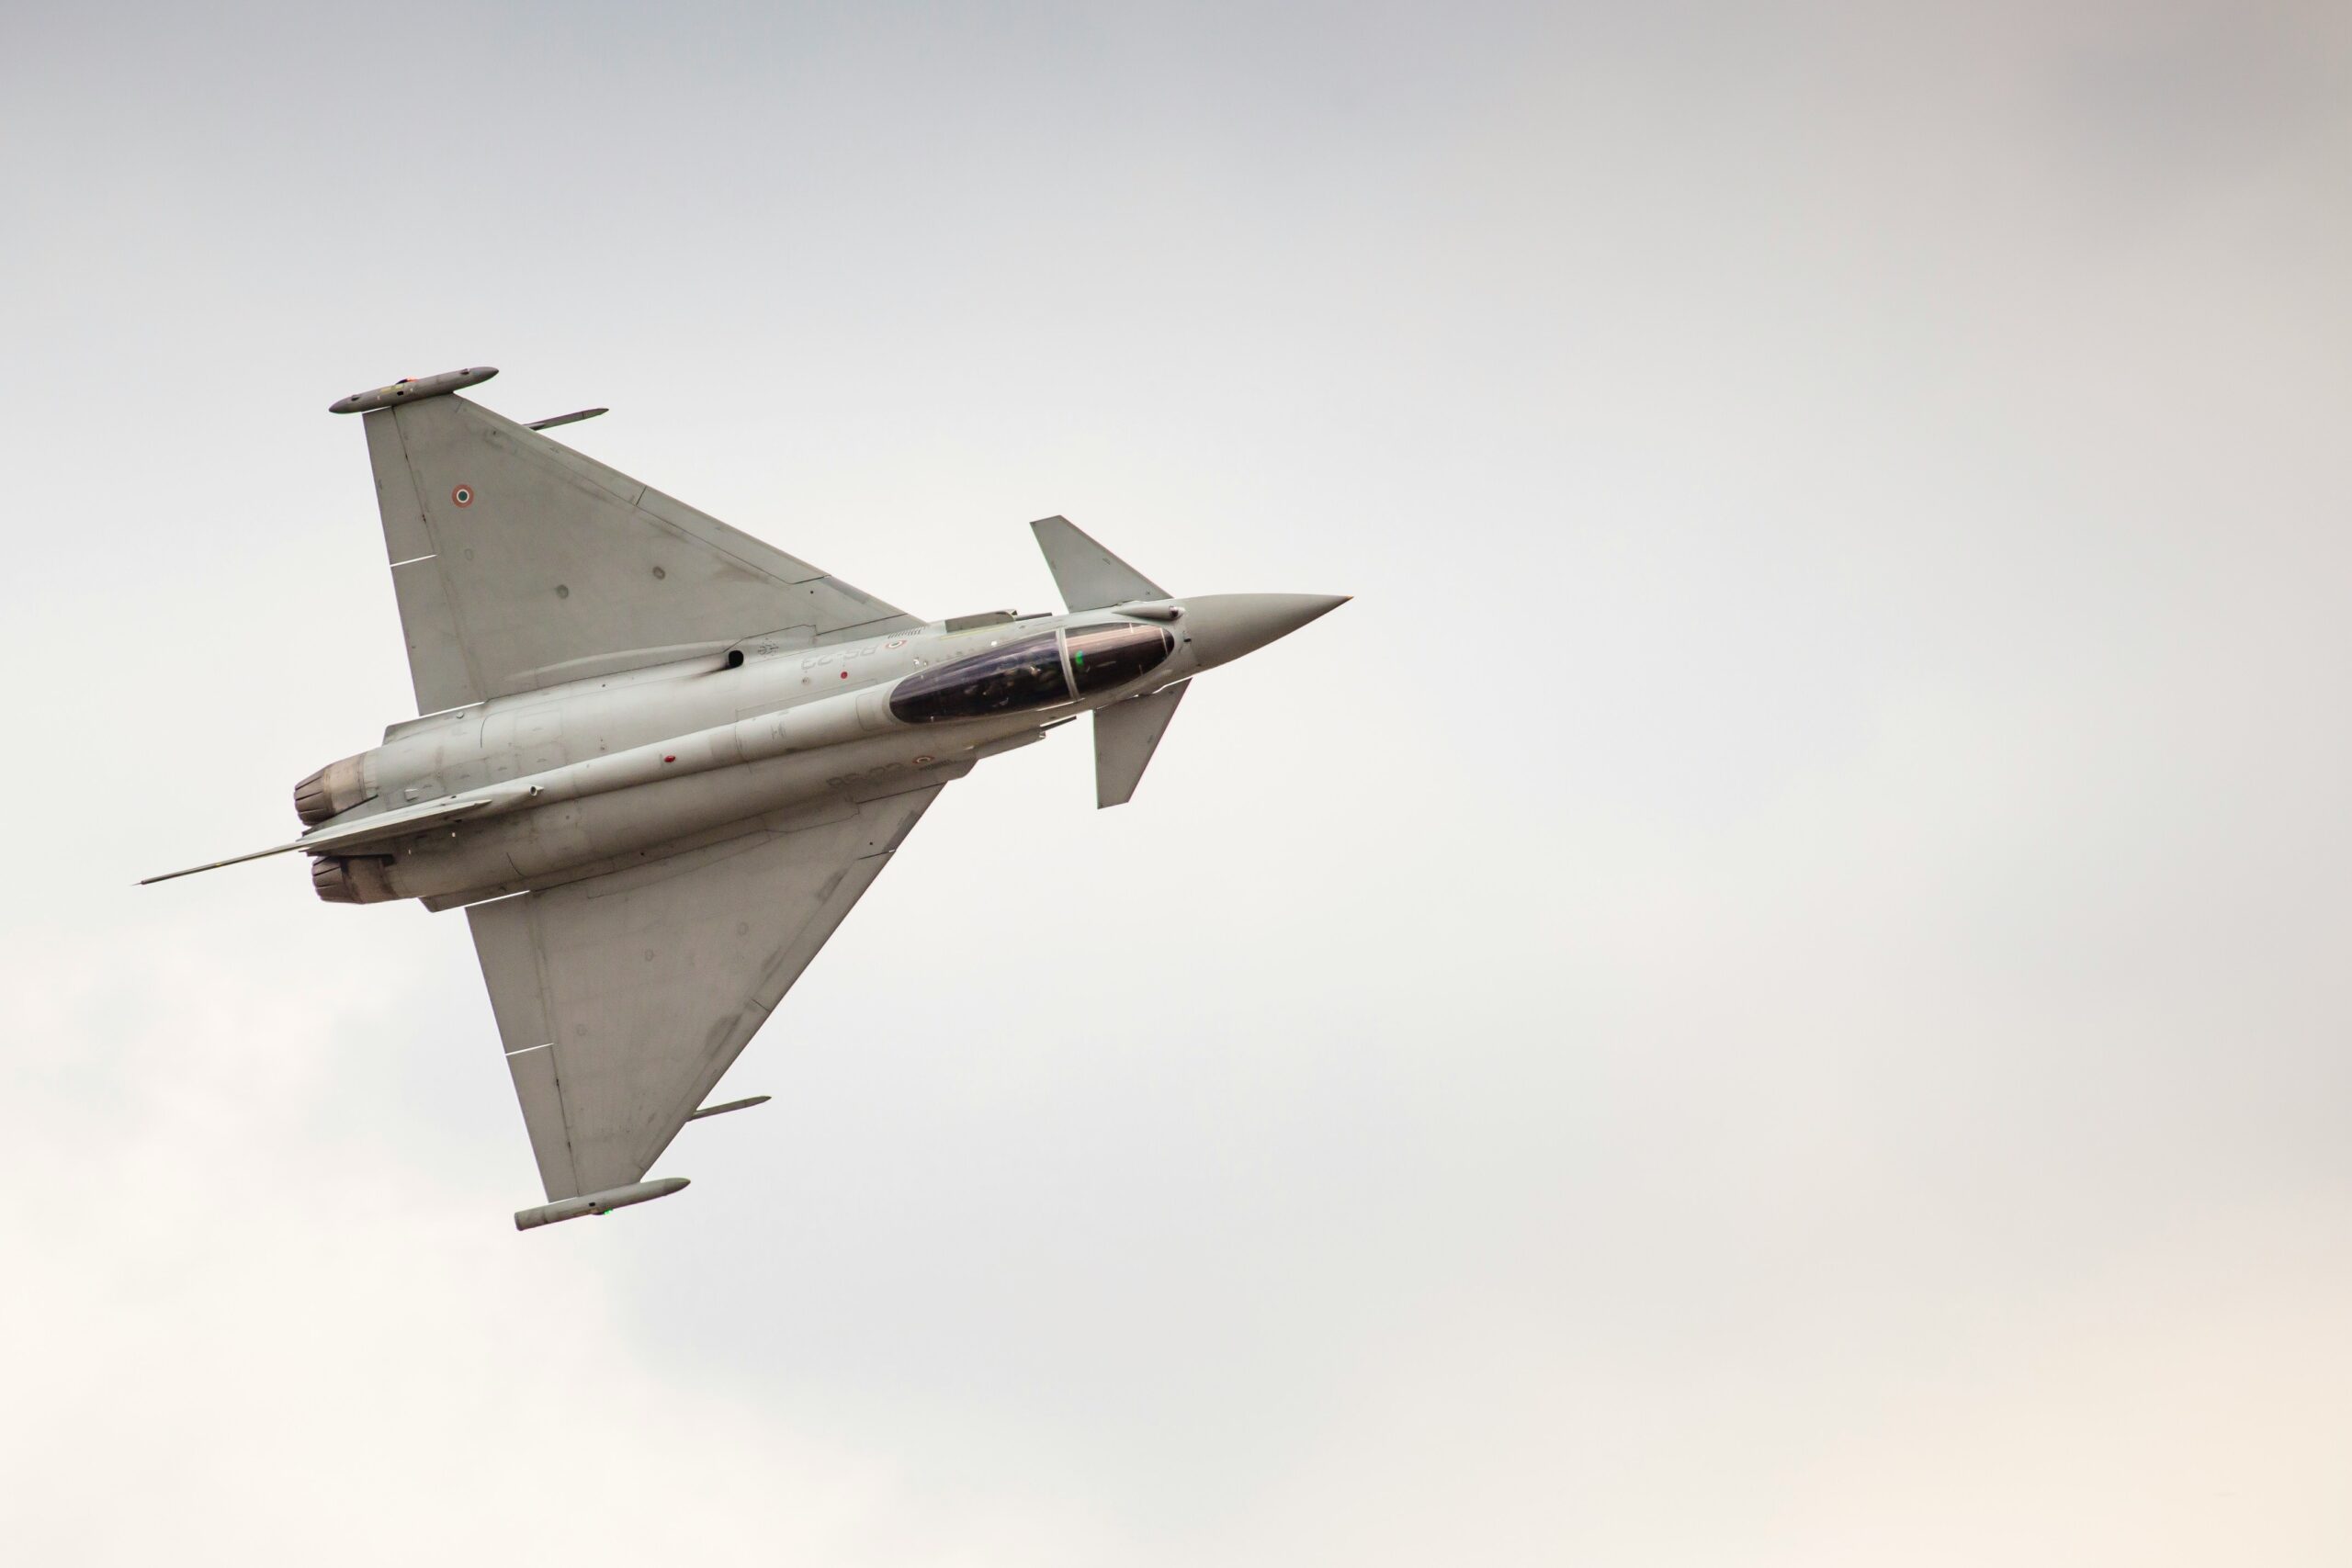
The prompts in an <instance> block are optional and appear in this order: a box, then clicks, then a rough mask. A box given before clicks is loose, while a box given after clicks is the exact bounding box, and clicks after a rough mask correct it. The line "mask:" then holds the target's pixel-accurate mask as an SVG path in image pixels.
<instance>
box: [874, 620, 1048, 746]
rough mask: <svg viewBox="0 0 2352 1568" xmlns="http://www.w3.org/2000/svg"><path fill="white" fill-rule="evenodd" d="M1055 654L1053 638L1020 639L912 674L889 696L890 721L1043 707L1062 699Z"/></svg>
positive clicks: (932, 719)
mask: <svg viewBox="0 0 2352 1568" xmlns="http://www.w3.org/2000/svg"><path fill="white" fill-rule="evenodd" d="M1068 698H1069V682H1067V681H1065V680H1063V679H1062V656H1061V649H1059V648H1057V646H1056V645H1055V640H1054V634H1053V633H1051V632H1045V633H1042V634H1040V635H1039V636H1036V637H1023V638H1022V639H1021V640H1020V641H1019V642H1012V643H1007V644H1005V646H1003V647H1002V648H991V649H989V650H988V651H987V652H986V653H976V654H974V655H972V656H971V657H970V658H969V659H959V660H956V662H955V663H953V664H942V665H938V666H936V667H934V668H933V669H930V670H918V671H915V672H914V673H913V674H911V675H910V676H908V677H907V678H906V679H905V680H903V681H901V682H899V684H898V686H897V688H896V689H895V690H893V691H892V692H891V694H890V713H891V716H893V717H895V718H897V719H899V721H900V722H902V723H906V724H937V723H939V722H940V721H942V720H943V719H950V718H985V717H987V716H989V714H996V713H1012V712H1013V711H1014V710H1016V709H1019V708H1034V707H1043V706H1044V705H1046V704H1047V703H1058V702H1063V701H1066V700H1068Z"/></svg>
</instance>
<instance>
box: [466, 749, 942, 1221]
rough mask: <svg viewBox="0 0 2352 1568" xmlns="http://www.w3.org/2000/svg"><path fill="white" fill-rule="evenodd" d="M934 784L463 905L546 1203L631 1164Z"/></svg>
mask: <svg viewBox="0 0 2352 1568" xmlns="http://www.w3.org/2000/svg"><path fill="white" fill-rule="evenodd" d="M942 787H944V786H943V785H942V784H922V785H919V786H918V787H916V788H913V789H908V790H904V791H902V792H901V793H899V794H896V795H885V796H882V797H880V798H878V799H869V800H865V801H862V802H858V803H856V805H855V806H854V809H852V810H849V811H846V812H844V813H843V815H842V816H841V817H839V818H835V819H834V820H832V821H829V822H823V823H820V824H817V825H815V826H812V827H808V828H803V829H798V830H797V831H792V832H774V831H768V830H759V831H754V832H752V833H748V834H745V835H743V836H742V837H740V838H736V839H731V840H726V841H724V842H721V843H715V844H709V845H707V846H705V847H703V848H700V849H696V850H692V851H688V852H684V853H682V854H677V855H672V856H668V857H665V858H663V859H660V860H654V861H649V862H647V863H644V864H642V865H639V866H634V867H631V868H629V869H628V870H625V871H616V872H610V873H607V874H604V875H602V876H595V877H591V878H589V879H587V880H585V881H582V882H573V883H569V884H566V885H565V886H560V887H552V888H548V889H545V890H542V891H540V892H537V893H524V894H519V895H517V896H515V897H511V898H502V899H499V900H498V901H497V902H495V903H490V904H476V905H473V906H471V907H469V908H468V909H467V910H466V917H467V919H469V921H470V922H471V924H472V926H473V936H474V949H475V953H476V954H477V956H479V957H480V958H481V972H482V979H483V980H484V981H485V982H486V983H487V984H488V986H489V987H490V1006H491V1011H492V1013H494V1014H496V1015H497V1019H498V1033H499V1038H500V1040H501V1042H502V1043H503V1046H504V1048H505V1052H506V1066H507V1070H508V1071H509V1072H510V1073H511V1074H512V1075H513V1076H514V1079H515V1098H516V1099H518V1100H521V1101H522V1106H523V1124H524V1127H525V1129H526V1131H527V1132H528V1133H529V1134H530V1138H531V1152H532V1153H533V1154H534V1155H535V1156H537V1159H538V1165H539V1177H540V1180H541V1181H542V1182H543V1184H544V1185H545V1186H546V1188H547V1194H548V1201H550V1202H554V1201H560V1200H562V1199H565V1198H571V1197H577V1196H578V1195H580V1194H581V1193H583V1192H601V1191H604V1190H607V1189H610V1188H615V1187H624V1186H627V1185H628V1184H629V1183H630V1182H633V1181H636V1180H637V1179H639V1178H640V1177H642V1176H643V1175H644V1174H645V1172H646V1170H647V1168H649V1167H650V1166H651V1165H652V1164H653V1162H654V1160H655V1159H657V1158H659V1157H660V1156H661V1154H662V1150H663V1149H665V1148H667V1147H668V1146H669V1144H670V1140H671V1139H672V1138H673V1137H675V1136H676V1135H677V1132H678V1129H679V1128H681V1127H683V1126H684V1125H685V1124H686V1119H687V1118H688V1117H690V1116H692V1115H693V1114H694V1112H695V1110H696V1109H698V1108H699V1107H700V1106H702V1105H703V1104H704V1102H705V1101H707V1100H708V1099H709V1097H710V1091H711V1089H713V1087H715V1086H716V1085H717V1084H718V1080H719V1078H720V1077H721V1076H722V1075H723V1074H725V1072H726V1071H727V1069H728V1068H729V1066H732V1065H733V1063H734V1061H735V1058H736V1056H737V1055H739V1054H741V1051H742V1049H743V1047H744V1046H745V1045H746V1044H748V1043H750V1041H751V1038H752V1035H753V1034H754V1033H756V1032H758V1030H759V1027H760V1025H762V1024H763V1023H765V1022H766V1021H767V1019H768V1015H769V1014H770V1013H771V1012H773V1011H775V1008H776V1005H777V1004H778V1003H779V1002H781V1001H782V1000H783V999H784V994H785V992H786V991H787V990H790V989H791V988H792V983H793V982H794V981H795V980H797V979H798V978H799V977H800V972H801V971H802V970H803V969H805V968H807V967H808V966H809V960H810V959H812V958H814V957H816V955H817V950H818V949H819V948H820V947H822V946H824V945H825V941H826V939H827V938H828V937H830V936H831V935H832V934H833V928H834V927H836V926H838V925H840V924H841V921H842V916H844V915H846V914H848V913H849V911H850V907H851V906H852V905H854V904H855V903H856V902H857V900H858V897H859V895H861V894H863V893H864V892H865V889H866V887H867V886H869V885H870V884H871V883H872V882H873V881H874V879H875V877H876V876H877V875H879V874H881V871H882V868H883V867H884V866H885V865H887V864H888V863H889V860H890V855H891V852H893V851H895V850H896V849H897V848H898V847H899V842H900V841H901V840H904V839H905V838H906V836H907V834H908V832H909V831H910V830H911V829H913V827H914V825H915V822H916V821H917V819H919V818H921V817H922V814H923V811H924V809H925V808H926V807H929V806H930V805H931V803H932V801H933V799H934V798H936V797H937V795H938V794H939V792H940V790H941V788H942Z"/></svg>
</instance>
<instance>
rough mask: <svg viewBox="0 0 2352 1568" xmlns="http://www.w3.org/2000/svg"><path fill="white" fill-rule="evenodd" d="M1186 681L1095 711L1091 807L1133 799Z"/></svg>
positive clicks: (1173, 715) (1182, 696)
mask: <svg viewBox="0 0 2352 1568" xmlns="http://www.w3.org/2000/svg"><path fill="white" fill-rule="evenodd" d="M1188 684H1190V682H1184V681H1179V682H1176V683H1175V684H1174V685H1172V686H1166V687H1163V688H1161V689H1160V690H1159V691H1157V692H1154V693H1152V694H1150V695H1149V696H1143V697H1129V698H1128V699H1127V700H1126V701H1125V702H1123V703H1113V704H1112V705H1110V706H1109V707H1106V708H1096V709H1095V710H1094V805H1095V808H1096V809H1097V810H1100V809H1102V808H1103V807H1106V806H1125V804H1126V803H1127V802H1128V801H1129V800H1130V799H1132V798H1134V795H1135V793H1136V784H1137V783H1138V782H1139V781H1140V780H1141V779H1142V778H1143V771H1144V769H1145V768H1147V767H1148V766H1150V764H1151V754H1152V752H1154V751H1155V750H1159V738H1160V737H1161V736H1162V735H1165V734H1167V733H1168V721H1169V720H1170V719H1171V718H1173V717H1175V716H1176V705H1177V704H1178V703H1181V702H1182V701H1183V700H1184V688H1185V687H1186V686H1187V685H1188Z"/></svg>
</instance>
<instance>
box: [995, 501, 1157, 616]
mask: <svg viewBox="0 0 2352 1568" xmlns="http://www.w3.org/2000/svg"><path fill="white" fill-rule="evenodd" d="M1029 528H1030V531H1031V532H1032V533H1034V534H1035V535H1036V536H1037V547H1038V548H1039V549H1041V550H1043V551H1045V552H1046V565H1047V566H1048V567H1050V568H1052V569H1053V573H1054V586H1055V587H1057V588H1058V589H1060V590H1061V591H1062V603H1063V604H1067V605H1069V607H1070V608H1071V609H1073V610H1100V609H1103V608H1105V607H1107V606H1109V605H1112V604H1125V603H1127V601H1129V600H1131V599H1165V598H1167V597H1168V591H1167V590H1166V589H1164V588H1162V587H1160V586H1159V584H1158V583H1156V582H1154V581H1152V580H1151V579H1149V578H1148V577H1146V576H1145V575H1144V574H1143V573H1141V572H1139V571H1137V570H1136V569H1135V568H1133V567H1131V566H1129V565H1128V564H1127V563H1126V562H1125V561H1123V560H1121V559H1120V558H1118V557H1116V556H1114V555H1113V554H1112V553H1111V552H1110V551H1108V550H1106V549H1104V548H1103V547H1102V546H1100V545H1098V544H1096V543H1095V542H1094V541H1093V540H1092V539H1091V538H1089V537H1088V536H1086V535H1085V534H1083V533H1081V532H1080V530H1079V528H1078V525H1076V524H1074V523H1072V522H1071V521H1070V520H1069V518H1067V517H1040V518H1039V519H1037V521H1035V523H1032V524H1030V525H1029Z"/></svg>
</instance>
